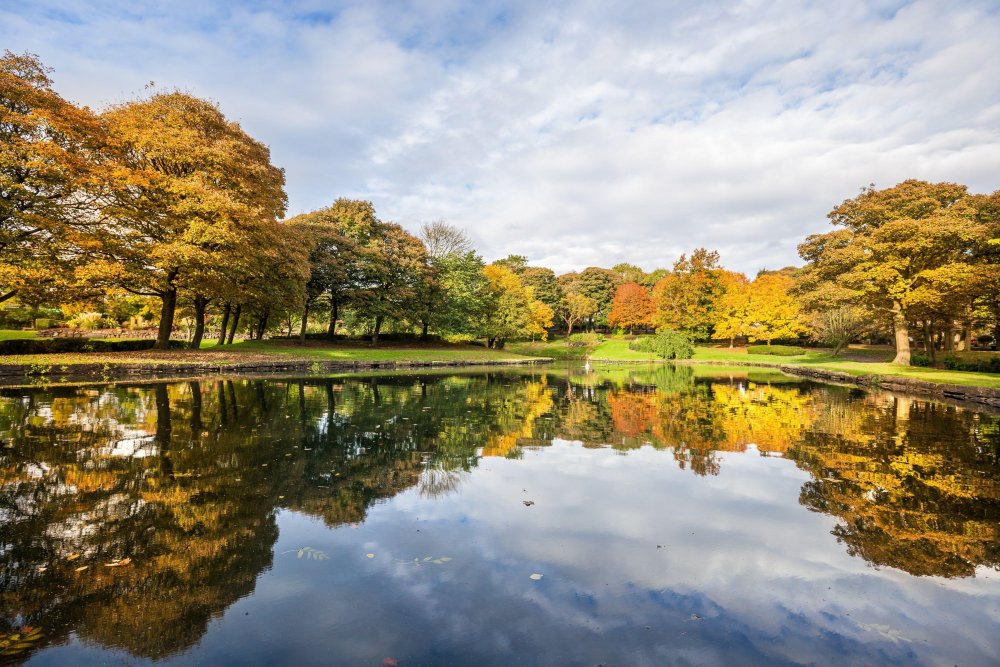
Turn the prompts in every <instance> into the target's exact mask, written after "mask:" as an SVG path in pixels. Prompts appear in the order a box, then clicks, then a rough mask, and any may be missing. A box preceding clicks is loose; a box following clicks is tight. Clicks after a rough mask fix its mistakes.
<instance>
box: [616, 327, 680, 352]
mask: <svg viewBox="0 0 1000 667" xmlns="http://www.w3.org/2000/svg"><path fill="white" fill-rule="evenodd" d="M628 347H629V349H630V350H635V351H636V352H650V353H652V354H655V355H656V356H658V357H661V358H663V359H690V358H691V357H692V356H693V355H694V346H693V345H691V341H690V340H689V339H688V337H687V336H685V335H684V334H682V333H680V332H678V331H674V330H672V329H665V330H663V331H661V332H659V333H657V334H655V335H653V336H644V337H642V338H636V339H635V340H633V341H632V342H631V343H629V344H628Z"/></svg>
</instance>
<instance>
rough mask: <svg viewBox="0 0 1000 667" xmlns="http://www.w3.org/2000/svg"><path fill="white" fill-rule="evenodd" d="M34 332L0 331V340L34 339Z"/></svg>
mask: <svg viewBox="0 0 1000 667" xmlns="http://www.w3.org/2000/svg"><path fill="white" fill-rule="evenodd" d="M34 337H35V332H34V331H31V330H28V331H22V330H20V329H0V340H18V339H21V338H34Z"/></svg>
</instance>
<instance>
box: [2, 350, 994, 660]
mask: <svg viewBox="0 0 1000 667" xmlns="http://www.w3.org/2000/svg"><path fill="white" fill-rule="evenodd" d="M0 440H2V448H0V532H2V537H0V596H2V598H0V633H2V634H3V638H2V639H0V641H2V642H5V644H4V645H3V648H4V650H5V652H6V653H7V654H8V655H6V657H4V658H2V659H3V660H5V661H9V662H14V663H20V662H24V661H27V662H30V663H31V664H38V665H66V664H144V663H150V662H157V663H171V664H211V665H215V664H241V665H250V664H260V665H272V664H294V665H321V664H322V665H331V664H332V665H339V664H344V665H374V666H379V665H399V666H400V667H409V666H412V665H439V664H447V665H564V664H565V665H672V664H678V665H688V664H691V665H784V664H829V665H882V664H902V665H918V664H928V665H996V664H998V663H1000V571H998V568H1000V417H998V416H997V415H995V414H990V413H985V412H977V411H975V410H971V409H966V408H962V407H956V406H953V405H947V404H943V403H935V402H928V401H923V400H916V399H909V398H906V397H901V396H893V395H890V394H866V393H862V392H860V391H858V390H850V389H846V388H840V387H831V386H824V385H817V384H810V383H804V382H797V381H791V380H790V379H789V378H785V377H783V376H781V375H775V374H768V373H757V372H750V373H749V374H748V373H747V372H746V371H733V372H727V371H722V372H718V371H714V372H713V373H712V375H709V376H701V375H698V374H696V373H695V371H694V370H693V369H692V368H690V367H679V368H672V367H662V368H657V369H654V370H650V369H645V368H630V367H626V368H622V367H619V368H613V369H608V370H604V371H602V370H598V371H596V372H590V373H586V374H584V373H582V372H580V371H579V370H570V369H566V368H550V369H545V370H538V369H532V370H523V371H512V370H505V371H498V372H482V371H479V372H470V373H459V374H455V373H451V374H438V375H435V374H414V375H406V374H397V375H387V376H381V377H378V376H373V377H361V376H351V377H336V378H318V377H310V378H306V379H273V380H234V381H215V380H212V381H201V382H181V383H175V384H146V385H140V384H136V385H129V384H118V385H114V386H87V387H61V386H57V387H50V388H28V389H3V390H0Z"/></svg>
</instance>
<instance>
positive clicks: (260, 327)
mask: <svg viewBox="0 0 1000 667" xmlns="http://www.w3.org/2000/svg"><path fill="white" fill-rule="evenodd" d="M270 316H271V313H270V311H268V310H266V309H265V310H264V313H263V314H262V315H261V316H260V322H259V323H258V324H257V340H264V332H265V331H267V320H268V319H269V318H270Z"/></svg>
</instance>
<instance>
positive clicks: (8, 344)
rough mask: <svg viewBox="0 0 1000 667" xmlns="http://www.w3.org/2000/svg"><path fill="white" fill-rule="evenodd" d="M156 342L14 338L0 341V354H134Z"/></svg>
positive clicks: (179, 343) (177, 345)
mask: <svg viewBox="0 0 1000 667" xmlns="http://www.w3.org/2000/svg"><path fill="white" fill-rule="evenodd" d="M155 344H156V341H155V340H153V339H151V338H147V339H142V340H94V339H91V338H16V339H13V340H3V341H0V355H2V354H52V353H57V352H136V351H139V350H149V349H152V347H153V345H155ZM186 345H187V343H185V342H184V341H180V340H172V341H170V347H171V348H174V349H177V348H182V347H185V346H186Z"/></svg>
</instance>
